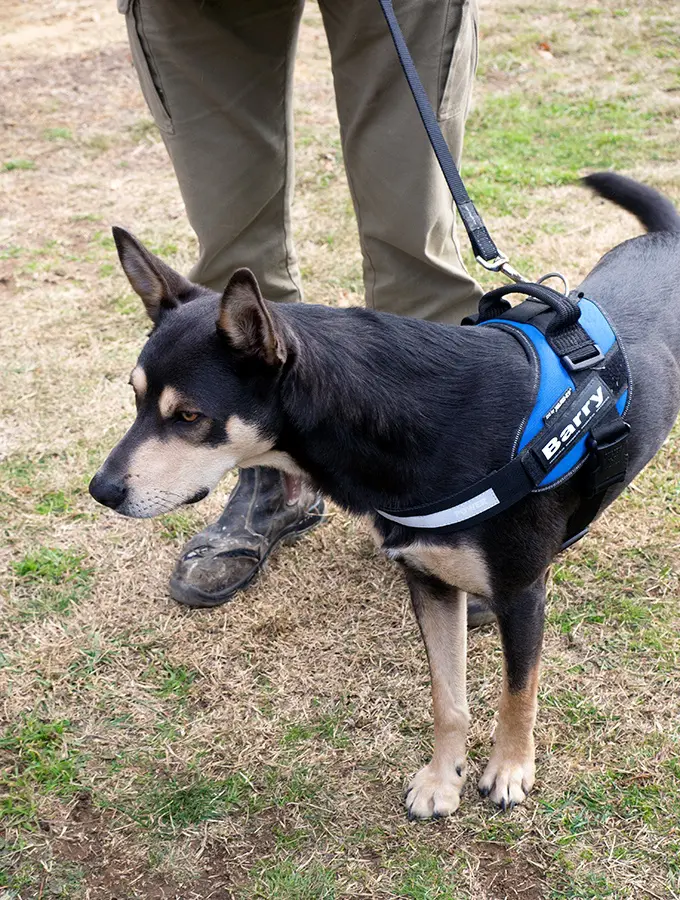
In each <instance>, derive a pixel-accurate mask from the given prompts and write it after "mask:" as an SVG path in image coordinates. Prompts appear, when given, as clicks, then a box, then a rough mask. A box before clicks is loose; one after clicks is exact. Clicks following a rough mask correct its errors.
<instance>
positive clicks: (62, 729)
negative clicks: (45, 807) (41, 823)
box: [0, 715, 82, 827]
mask: <svg viewBox="0 0 680 900" xmlns="http://www.w3.org/2000/svg"><path fill="white" fill-rule="evenodd" d="M69 728H70V723H69V721H68V720H67V719H59V720H55V721H53V722H50V721H41V720H40V719H38V718H37V717H35V716H32V715H31V716H27V717H26V718H24V720H23V721H22V722H21V724H20V725H10V727H9V728H8V729H7V730H6V731H5V732H4V734H3V735H2V737H1V738H0V818H2V819H3V820H4V821H5V822H6V824H8V825H12V826H15V827H16V826H23V827H32V826H34V825H35V816H36V809H37V802H38V798H39V796H40V795H41V794H50V793H51V794H56V795H57V796H59V797H65V798H68V797H71V796H73V794H74V793H76V792H77V791H79V790H80V789H81V785H80V783H79V770H80V764H81V761H82V757H81V755H80V754H79V753H78V752H74V751H73V750H72V747H71V746H69V742H68V734H69Z"/></svg>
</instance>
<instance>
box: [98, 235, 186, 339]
mask: <svg viewBox="0 0 680 900" xmlns="http://www.w3.org/2000/svg"><path fill="white" fill-rule="evenodd" d="M112 231H113V239H114V241H115V242H116V249H117V250H118V258H119V259H120V264H121V266H122V267H123V271H124V272H125V274H126V275H127V278H128V281H129V282H130V284H131V285H132V289H133V290H134V291H135V293H137V294H139V296H140V297H141V298H142V301H143V303H144V306H145V308H146V311H147V313H148V315H149V318H150V319H151V321H152V322H153V323H154V324H156V323H157V322H158V320H159V319H160V317H161V316H162V314H163V312H164V311H167V310H168V309H174V308H175V307H176V306H179V305H180V302H181V301H180V298H181V296H182V294H186V293H187V292H188V291H190V290H191V288H192V287H193V285H192V283H191V282H190V281H189V280H188V279H187V278H185V277H184V276H183V275H180V274H179V272H175V270H174V269H171V268H170V266H169V265H167V263H164V262H163V260H162V259H159V258H158V257H157V256H154V255H153V253H151V252H150V251H149V250H147V249H146V247H145V246H144V244H142V242H141V241H139V240H137V238H136V237H135V236H134V235H133V234H130V232H129V231H126V230H125V229H124V228H119V227H118V226H117V225H114V226H113V229H112Z"/></svg>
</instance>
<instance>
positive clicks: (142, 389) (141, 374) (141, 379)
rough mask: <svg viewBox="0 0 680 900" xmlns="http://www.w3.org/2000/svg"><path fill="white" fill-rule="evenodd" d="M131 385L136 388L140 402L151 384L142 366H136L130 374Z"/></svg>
mask: <svg viewBox="0 0 680 900" xmlns="http://www.w3.org/2000/svg"><path fill="white" fill-rule="evenodd" d="M130 384H131V385H132V387H133V388H134V391H135V394H137V397H138V398H139V399H140V400H143V399H144V395H145V394H146V391H147V388H148V386H149V384H148V381H147V378H146V372H145V371H144V369H143V368H142V367H141V366H135V367H134V369H133V370H132V372H130Z"/></svg>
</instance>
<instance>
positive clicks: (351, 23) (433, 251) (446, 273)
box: [320, 0, 481, 324]
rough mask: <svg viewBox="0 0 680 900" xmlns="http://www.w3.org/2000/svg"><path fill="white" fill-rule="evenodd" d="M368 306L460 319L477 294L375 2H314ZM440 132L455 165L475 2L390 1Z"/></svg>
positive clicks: (470, 68) (468, 84) (470, 73)
mask: <svg viewBox="0 0 680 900" xmlns="http://www.w3.org/2000/svg"><path fill="white" fill-rule="evenodd" d="M320 5H321V9H322V13H323V18H324V24H325V27H326V33H327V35H328V41H329V44H330V48H331V56H332V62H333V77H334V80H335V89H336V96H337V104H338V114H339V117H340V126H341V132H342V145H343V153H344V158H345V165H346V167H347V173H348V179H349V182H350V188H351V191H352V196H353V199H354V205H355V209H356V213H357V219H358V224H359V233H360V236H361V244H362V250H363V256H364V281H365V286H366V302H367V305H369V306H373V307H374V308H376V309H380V310H384V311H387V312H393V313H399V314H404V315H411V316H417V317H418V318H422V319H432V320H436V321H439V322H450V323H455V324H458V323H460V320H461V319H462V318H463V317H464V316H465V315H467V314H469V313H472V312H475V311H476V307H477V302H478V300H479V297H480V295H481V290H480V288H479V286H478V285H477V284H476V282H475V281H474V280H473V279H472V278H471V277H470V276H469V275H468V274H467V272H466V271H465V268H464V266H463V263H462V260H461V258H460V251H459V248H458V246H457V244H456V243H455V242H454V239H453V237H452V232H453V224H454V212H453V209H454V207H453V201H452V198H451V195H450V193H449V190H448V188H447V186H446V182H445V181H444V177H443V176H442V174H441V172H440V170H439V167H438V164H437V161H436V159H435V156H434V154H433V152H432V150H431V148H430V145H429V143H428V140H427V137H426V134H425V130H424V128H423V126H422V123H421V121H420V118H419V116H418V112H417V109H416V106H415V103H414V101H413V98H412V96H411V93H410V91H409V88H408V85H407V83H406V79H405V78H404V75H403V73H402V71H401V67H400V64H399V60H398V58H397V55H396V51H395V49H394V45H393V43H392V39H391V37H390V34H389V31H388V29H387V24H386V22H385V20H384V18H383V15H382V12H381V10H380V6H379V4H378V2H377V0H370V2H367V0H320ZM394 6H395V12H396V15H397V18H398V19H399V23H400V25H401V27H402V29H403V32H404V36H405V38H406V42H407V43H408V46H409V49H410V50H411V53H412V55H413V59H414V61H415V63H416V66H417V68H418V72H419V74H420V77H421V80H422V82H423V85H424V86H425V89H426V90H427V92H428V94H429V96H430V99H431V101H432V103H433V105H434V106H435V108H436V109H437V111H438V114H439V120H440V123H441V127H442V130H443V132H444V136H445V138H446V140H447V142H448V144H449V146H450V148H451V151H452V153H453V155H454V158H455V159H456V160H459V159H460V156H461V149H462V144H463V131H464V125H465V118H466V116H467V112H468V107H469V102H470V95H471V90H472V82H473V78H474V70H475V66H476V62H477V10H476V3H475V0H446V2H444V0H395V4H394Z"/></svg>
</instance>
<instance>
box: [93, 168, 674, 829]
mask: <svg viewBox="0 0 680 900" xmlns="http://www.w3.org/2000/svg"><path fill="white" fill-rule="evenodd" d="M587 181H588V183H589V185H590V186H591V187H592V188H593V189H594V190H595V191H597V192H598V193H599V194H600V195H602V196H604V197H607V198H609V199H611V200H613V201H614V202H616V203H618V204H620V205H621V206H622V207H624V208H625V209H628V210H629V211H631V212H632V213H634V214H635V215H637V216H638V218H639V219H640V220H641V222H642V223H643V224H644V225H645V226H646V228H647V230H648V231H649V232H650V233H648V234H646V235H643V236H640V237H637V238H634V239H633V240H629V241H626V242H625V243H624V244H621V245H620V246H618V247H616V248H615V249H614V250H612V251H611V252H609V253H607V254H606V256H605V257H604V258H603V259H602V260H601V261H600V262H599V263H598V265H597V266H596V268H595V269H594V271H593V272H592V273H591V274H590V275H589V276H588V277H587V278H586V280H585V281H584V282H583V284H582V285H581V287H580V290H582V291H584V292H585V294H586V296H588V297H591V298H593V299H594V300H596V301H598V302H599V304H600V305H601V306H602V307H603V309H604V310H605V311H606V313H607V315H608V316H609V318H610V320H611V321H612V322H613V324H614V326H615V328H616V330H617V332H618V336H619V340H620V342H621V344H622V346H623V348H624V350H625V352H626V354H627V357H628V361H629V364H630V369H631V372H632V376H633V381H632V388H631V390H632V393H631V397H630V407H629V411H628V413H627V414H626V418H627V420H628V422H629V424H630V426H631V434H630V439H629V454H630V456H629V468H628V477H627V481H628V482H629V481H631V480H632V479H633V478H634V477H635V476H636V475H637V474H638V472H640V470H641V469H642V468H643V466H645V465H646V464H647V463H648V462H649V461H650V459H651V458H652V457H653V456H654V454H655V453H656V452H657V450H658V449H659V448H660V447H661V445H662V443H663V442H664V440H665V439H666V437H667V436H668V434H669V432H670V430H671V428H672V426H673V423H674V421H675V419H676V416H677V414H678V410H679V409H680V217H679V216H678V215H677V213H676V211H675V209H674V208H673V206H672V205H671V203H670V202H669V201H668V200H666V199H665V198H663V197H662V196H661V195H659V194H658V193H656V192H655V191H653V190H651V189H649V188H645V187H643V186H641V185H638V184H636V183H635V182H633V181H630V180H628V179H625V178H622V177H620V176H616V175H613V174H607V173H603V174H599V175H594V176H590V177H589V178H588V179H587ZM114 234H115V239H116V244H117V247H118V252H119V255H120V259H121V263H122V265H123V268H124V270H125V272H126V274H127V276H128V278H129V280H130V282H131V284H132V286H133V288H134V289H135V291H136V292H137V293H138V294H139V295H140V296H141V298H142V300H143V301H144V304H145V306H146V309H147V312H148V314H149V316H150V317H151V319H152V321H153V323H154V329H153V331H152V333H151V335H150V337H149V340H148V342H147V343H146V345H145V347H144V349H143V350H142V353H141V356H140V357H139V361H138V363H137V365H136V366H135V368H134V369H133V371H132V375H131V378H130V382H131V384H132V386H133V388H134V391H135V397H136V401H137V418H136V420H135V422H134V424H133V425H132V427H131V428H130V430H129V431H128V433H127V434H126V435H125V437H124V438H123V439H122V440H121V442H120V443H119V444H118V445H117V446H116V447H115V448H114V450H113V451H112V452H111V454H110V456H109V457H108V459H107V460H106V462H105V463H104V465H103V466H102V468H101V469H100V470H99V472H97V474H96V475H95V477H94V478H93V480H92V483H91V485H90V491H91V493H92V495H93V496H94V497H95V499H97V500H99V501H100V502H101V503H104V504H106V505H107V506H110V507H112V508H113V509H115V510H117V511H118V512H120V513H121V514H123V515H126V516H136V517H147V516H156V515H159V514H160V513H165V512H168V511H169V510H171V509H174V508H175V507H177V506H179V505H180V504H182V503H191V502H195V501H197V500H200V499H202V498H203V497H205V496H206V495H207V494H208V493H209V491H210V490H211V489H213V488H214V487H215V486H216V485H217V483H218V482H219V480H220V478H221V477H222V476H223V475H224V474H225V473H226V472H227V471H228V470H229V469H231V468H233V467H234V466H256V465H265V466H274V467H278V468H280V469H283V470H284V471H287V472H293V473H303V474H304V475H305V476H307V478H308V479H309V480H310V481H312V482H313V483H314V484H316V485H317V486H318V487H319V488H320V489H321V490H322V491H323V492H324V493H325V494H327V495H328V496H329V497H331V498H332V499H333V500H334V501H335V502H336V503H338V504H339V505H340V506H342V507H344V508H345V509H347V510H350V511H351V512H353V513H357V514H363V515H369V516H372V517H373V524H374V531H375V534H376V537H377V539H378V540H379V543H380V545H381V547H382V548H383V550H384V551H385V553H386V554H387V556H389V557H390V558H392V559H395V560H397V561H398V562H399V563H400V564H401V565H402V567H403V569H404V572H405V574H406V578H407V581H408V584H409V588H410V591H411V596H412V599H413V606H414V609H415V613H416V616H417V618H418V623H419V625H420V629H421V632H422V635H423V639H424V641H425V646H426V649H427V654H428V658H429V664H430V672H431V677H432V696H433V703H434V752H433V756H432V760H431V762H430V763H429V764H428V765H427V766H425V767H424V768H423V769H421V770H420V772H418V773H417V775H416V776H415V778H414V779H413V781H412V782H411V785H410V788H409V790H408V793H407V796H406V806H407V808H408V811H409V814H410V815H411V816H414V817H419V818H426V817H429V816H432V815H434V816H440V815H447V814H449V813H452V812H453V811H454V810H455V809H456V808H457V807H458V803H459V796H460V792H461V788H462V786H463V782H464V780H465V739H466V731H467V727H468V718H469V717H468V705H467V700H466V691H465V665H466V663H465V656H466V643H465V642H466V621H465V616H466V605H465V593H466V592H470V593H473V594H475V595H478V596H480V597H483V598H485V600H486V601H487V603H488V604H489V605H490V607H491V608H492V609H493V611H494V612H495V613H496V615H497V618H498V624H499V628H500V633H501V638H502V642H503V650H504V658H505V666H504V679H503V691H502V696H501V701H500V714H499V721H498V726H497V730H496V742H495V746H494V748H493V752H492V754H491V758H490V760H489V763H488V765H487V767H486V771H485V772H484V774H483V775H482V778H481V781H480V783H479V788H480V790H481V792H482V793H483V794H484V795H489V796H490V797H491V799H492V800H493V801H494V802H495V803H497V804H499V805H500V806H502V807H508V806H512V805H513V804H515V803H519V802H521V801H522V800H524V799H525V796H526V794H527V792H528V791H529V790H530V788H531V786H532V785H533V782H534V740H533V727H534V721H535V717H536V692H537V685H538V669H539V656H540V651H541V641H542V634H543V617H544V601H545V583H546V572H547V570H548V567H549V565H550V563H551V561H552V560H553V558H554V556H555V555H556V553H557V552H558V551H559V549H560V545H561V543H562V539H563V536H564V534H565V529H566V524H567V521H568V519H569V517H570V516H571V514H572V513H573V511H574V510H575V508H576V507H577V506H578V501H579V478H578V476H574V477H572V478H570V479H569V480H568V481H567V482H566V483H564V484H562V485H560V486H559V487H557V488H555V489H554V490H551V491H548V492H546V493H540V494H532V495H531V496H529V497H528V498H527V499H525V500H523V501H521V502H520V503H518V504H516V505H515V506H513V507H512V508H510V509H508V510H506V511H505V512H502V513H500V514H499V515H498V516H497V517H495V518H493V519H490V520H489V521H487V522H485V523H483V524H480V525H477V526H475V527H472V528H470V529H469V530H466V531H462V532H458V533H456V534H452V535H442V534H438V533H437V534H428V533H427V532H424V531H414V530H411V529H409V528H405V527H403V526H402V525H398V524H395V523H392V522H389V521H387V520H386V519H385V518H382V517H381V516H377V515H376V514H375V510H376V509H405V508H409V507H413V506H418V505H422V504H426V503H428V502H429V501H433V502H434V501H438V500H441V499H442V498H446V497H449V496H452V495H455V494H456V493H457V492H458V491H460V490H461V489H462V488H464V487H466V486H468V485H470V484H473V483H475V482H476V481H478V480H479V479H481V478H482V477H483V476H485V475H486V474H488V473H489V472H492V471H494V470H495V469H498V468H500V467H501V466H502V465H504V464H505V463H506V462H507V461H508V460H509V459H510V457H511V455H512V449H513V441H514V439H515V436H516V432H517V427H518V423H519V422H520V421H521V420H522V419H523V417H524V416H525V415H526V413H527V410H528V409H530V408H531V406H532V403H533V400H532V398H533V392H534V387H535V385H534V373H533V370H532V367H531V365H530V363H529V362H528V360H527V358H526V356H525V355H524V353H523V351H522V349H521V347H520V345H519V343H518V341H516V340H515V339H514V338H513V337H512V336H510V335H508V334H507V333H505V332H504V331H501V330H497V329H493V328H470V327H466V328H461V327H453V326H444V325H437V324H433V323H430V322H422V321H417V320H415V319H408V318H399V317H397V316H392V315H387V314H381V313H376V312H373V311H370V310H365V309H331V308H327V307H323V306H312V305H306V304H302V303H299V304H278V305H275V304H271V303H268V302H267V301H266V300H264V299H263V298H262V296H261V294H260V291H259V289H258V286H257V282H256V281H255V278H254V276H253V275H252V274H251V272H250V271H248V270H247V269H241V270H239V271H238V272H236V273H235V274H234V276H233V277H232V279H231V281H230V283H229V285H228V286H227V288H226V290H225V291H224V293H223V294H222V295H220V294H218V293H215V292H213V291H210V290H207V289H205V288H202V287H199V286H197V285H195V284H192V283H190V282H189V281H187V280H186V279H185V278H183V277H182V276H181V275H179V274H177V273H176V272H174V271H173V270H172V269H170V268H169V267H168V266H167V265H165V264H164V263H163V262H161V261H160V260H158V259H156V258H155V257H154V256H152V255H151V254H150V253H149V252H148V251H147V250H146V249H145V248H144V247H143V246H142V245H141V244H140V243H139V242H138V241H137V240H136V239H135V238H134V237H132V236H131V235H129V234H128V233H127V232H125V231H123V230H121V229H115V230H114ZM622 488H623V485H621V489H622Z"/></svg>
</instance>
